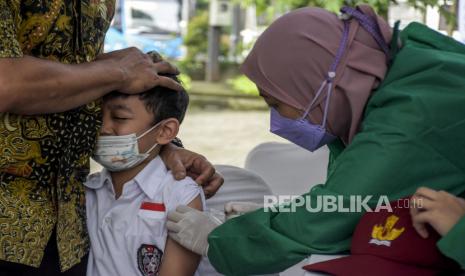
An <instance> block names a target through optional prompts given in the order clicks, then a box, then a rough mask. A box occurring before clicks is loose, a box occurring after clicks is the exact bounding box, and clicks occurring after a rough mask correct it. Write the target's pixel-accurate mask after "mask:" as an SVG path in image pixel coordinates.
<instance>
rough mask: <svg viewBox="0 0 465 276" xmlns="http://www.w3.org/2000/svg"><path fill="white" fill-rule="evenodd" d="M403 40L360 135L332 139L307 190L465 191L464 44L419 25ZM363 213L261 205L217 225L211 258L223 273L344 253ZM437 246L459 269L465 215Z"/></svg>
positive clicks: (394, 195) (261, 270) (279, 267)
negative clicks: (318, 179) (320, 179)
mask: <svg viewBox="0 0 465 276" xmlns="http://www.w3.org/2000/svg"><path fill="white" fill-rule="evenodd" d="M400 38H401V40H402V42H403V43H402V45H403V47H402V49H401V50H400V51H399V52H398V53H397V55H396V57H395V60H394V61H393V63H392V65H391V67H390V70H389V72H388V74H387V76H386V78H385V80H384V81H383V83H382V85H381V86H380V87H379V88H378V89H377V91H375V92H374V93H373V95H372V97H371V98H370V100H369V102H368V104H367V108H366V111H365V114H364V120H363V123H362V130H361V132H359V133H358V134H357V135H356V136H355V137H354V139H353V142H352V143H351V144H350V145H349V146H347V147H346V148H343V146H342V144H341V143H340V142H338V141H337V142H335V143H333V144H332V145H330V150H331V158H330V164H329V168H328V178H327V181H326V183H325V184H320V185H317V186H315V187H313V188H312V189H311V191H309V192H308V193H307V194H305V195H306V196H310V199H311V201H313V202H315V201H316V199H315V197H316V196H319V195H341V196H343V197H344V202H345V203H346V205H345V206H348V204H349V203H348V201H349V196H350V195H362V196H363V195H375V196H376V195H387V196H388V197H389V200H395V199H398V198H402V197H404V196H408V195H411V194H413V193H414V192H415V190H416V189H417V188H418V187H420V186H427V187H430V188H432V189H436V190H445V191H448V192H450V193H452V194H454V195H459V196H462V197H465V46H464V45H462V44H460V43H459V42H457V41H455V40H453V39H451V38H449V37H446V36H444V35H442V34H440V33H437V32H435V31H433V30H431V29H429V28H427V27H426V26H424V25H421V24H418V23H412V24H410V25H409V26H408V27H407V28H405V29H404V30H403V31H402V32H401V33H400ZM354 81H356V80H354ZM270 158H272V157H270ZM277 158H279V157H277ZM292 184H293V183H282V185H289V186H291V185H292ZM375 203H377V199H376V200H375V201H372V202H370V204H375ZM361 215H362V213H361V212H360V213H342V212H332V213H324V212H318V213H311V212H308V211H307V210H306V209H305V207H300V208H297V210H296V212H294V213H289V212H264V211H263V209H260V210H257V211H255V212H252V213H249V214H246V215H243V216H240V217H238V218H235V219H232V220H229V221H228V222H226V223H224V224H223V225H221V226H220V227H218V228H216V229H215V230H214V231H213V232H212V233H211V234H210V235H209V238H208V243H209V250H208V257H209V259H210V262H211V263H212V264H213V266H214V267H215V268H216V269H217V271H218V272H220V273H223V274H225V275H251V274H266V273H273V272H280V271H283V270H284V269H286V268H288V267H290V266H292V265H294V264H296V263H298V262H299V261H301V260H302V259H304V258H306V257H307V256H309V255H311V254H314V253H315V254H332V253H340V252H347V251H348V250H349V249H350V242H351V236H352V232H353V230H354V228H355V226H356V225H357V222H358V221H359V219H360V217H361ZM438 246H439V248H440V250H441V251H442V252H443V253H444V254H445V255H447V256H449V257H451V258H454V259H455V260H456V261H457V262H459V263H460V264H461V266H462V267H465V250H463V248H465V218H464V219H462V220H461V221H460V222H459V223H458V224H457V225H456V226H455V227H454V228H453V230H452V231H450V232H449V233H448V235H446V236H445V237H443V238H442V239H441V240H440V241H439V242H438Z"/></svg>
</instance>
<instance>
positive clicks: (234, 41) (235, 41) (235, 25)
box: [229, 4, 241, 62]
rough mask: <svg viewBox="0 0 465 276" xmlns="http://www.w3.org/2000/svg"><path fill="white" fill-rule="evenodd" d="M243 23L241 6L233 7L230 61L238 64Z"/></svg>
mask: <svg viewBox="0 0 465 276" xmlns="http://www.w3.org/2000/svg"><path fill="white" fill-rule="evenodd" d="M240 23H241V6H240V5H239V4H236V5H234V7H233V16H232V26H231V43H230V46H229V60H230V61H232V62H237V60H236V57H237V46H238V45H239V36H240V28H241V27H240Z"/></svg>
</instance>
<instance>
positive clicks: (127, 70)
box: [0, 1, 180, 115]
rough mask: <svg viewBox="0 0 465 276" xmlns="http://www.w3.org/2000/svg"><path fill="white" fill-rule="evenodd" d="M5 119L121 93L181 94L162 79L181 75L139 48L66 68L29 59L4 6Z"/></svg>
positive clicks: (1, 90) (1, 67) (0, 59)
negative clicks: (163, 90)
mask: <svg viewBox="0 0 465 276" xmlns="http://www.w3.org/2000/svg"><path fill="white" fill-rule="evenodd" d="M0 19H1V20H0V113H3V112H10V113H16V114H22V115H33V114H44V113H56V112H62V111H67V110H70V109H73V108H76V107H79V106H81V105H84V104H87V103H89V102H91V101H93V100H96V99H98V98H100V97H102V96H103V95H105V94H106V93H108V92H110V91H113V90H118V91H121V92H124V93H129V94H132V93H140V92H143V91H145V90H147V89H149V88H152V87H154V86H156V85H162V86H167V87H170V88H175V89H176V90H178V89H180V87H179V85H178V84H177V83H176V82H174V81H172V80H171V79H169V78H166V77H161V76H158V73H171V74H175V73H177V69H176V68H174V67H173V66H171V65H169V64H168V63H166V62H160V63H154V62H152V60H151V58H150V57H149V56H148V55H145V54H143V53H142V52H140V51H139V50H137V49H135V48H130V49H124V50H120V51H116V52H112V53H110V54H105V55H102V56H101V58H99V59H98V60H97V61H94V62H89V63H83V64H74V65H70V64H61V63H59V62H55V61H49V60H45V59H39V58H35V57H32V56H27V55H24V54H23V52H22V49H21V45H20V43H19V42H18V40H17V25H16V24H15V20H14V11H13V9H12V7H11V6H10V1H0Z"/></svg>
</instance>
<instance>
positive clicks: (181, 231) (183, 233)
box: [166, 205, 223, 256]
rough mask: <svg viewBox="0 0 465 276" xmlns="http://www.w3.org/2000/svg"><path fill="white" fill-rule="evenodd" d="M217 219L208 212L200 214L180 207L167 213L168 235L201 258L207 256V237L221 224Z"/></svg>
mask: <svg viewBox="0 0 465 276" xmlns="http://www.w3.org/2000/svg"><path fill="white" fill-rule="evenodd" d="M222 223H223V221H221V220H220V219H219V218H217V217H215V216H214V215H213V214H212V213H210V212H201V211H199V210H197V209H193V208H191V207H188V206H185V205H180V206H178V207H177V208H176V211H172V212H169V213H168V222H167V223H166V228H168V231H169V232H168V234H169V236H170V238H172V239H173V240H175V241H176V242H178V243H179V244H180V245H182V246H184V247H185V248H187V249H189V250H191V251H192V252H195V253H197V254H199V255H202V256H207V252H208V240H207V239H208V235H209V234H210V232H211V231H213V229H215V228H216V227H218V226H219V225H220V224H222Z"/></svg>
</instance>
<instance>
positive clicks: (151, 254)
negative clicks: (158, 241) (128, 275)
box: [137, 244, 163, 276]
mask: <svg viewBox="0 0 465 276" xmlns="http://www.w3.org/2000/svg"><path fill="white" fill-rule="evenodd" d="M162 256H163V252H162V251H161V250H160V249H158V248H157V247H156V246H155V245H151V244H142V245H141V246H140V247H139V249H138V250H137V264H138V267H139V270H140V272H141V273H142V275H143V276H158V273H159V271H160V267H161V259H162Z"/></svg>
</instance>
